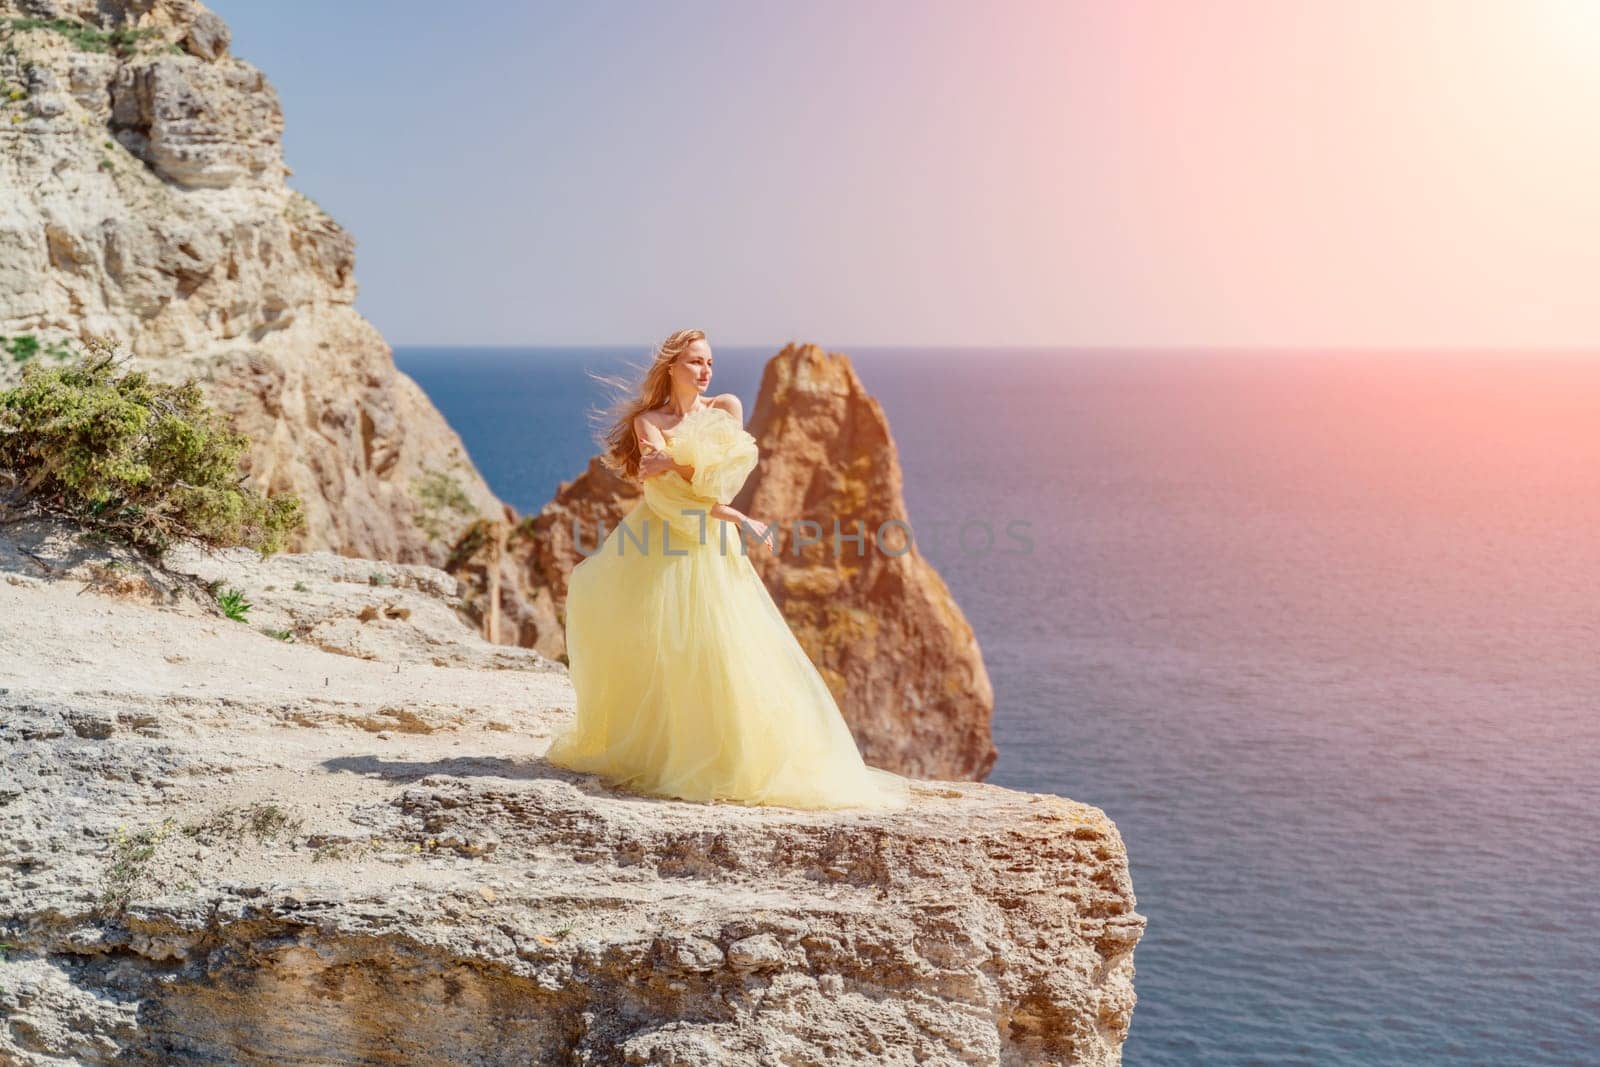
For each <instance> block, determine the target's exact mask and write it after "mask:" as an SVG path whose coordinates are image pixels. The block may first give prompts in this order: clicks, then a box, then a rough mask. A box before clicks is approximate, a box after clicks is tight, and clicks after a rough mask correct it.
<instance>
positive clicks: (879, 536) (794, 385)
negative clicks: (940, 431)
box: [734, 345, 995, 779]
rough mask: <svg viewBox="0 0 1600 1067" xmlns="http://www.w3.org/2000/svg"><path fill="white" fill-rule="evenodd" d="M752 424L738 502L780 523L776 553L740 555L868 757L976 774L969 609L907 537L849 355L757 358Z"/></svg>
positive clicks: (978, 751)
mask: <svg viewBox="0 0 1600 1067" xmlns="http://www.w3.org/2000/svg"><path fill="white" fill-rule="evenodd" d="M749 429H750V432H751V433H752V434H754V435H755V437H756V440H757V441H758V442H759V443H760V445H761V455H762V460H761V463H760V465H759V466H757V468H756V470H755V473H754V474H753V475H751V477H750V480H749V481H748V482H746V483H745V487H744V491H743V492H742V493H741V494H740V495H739V497H738V498H737V499H736V500H735V501H734V506H735V507H737V508H738V509H739V510H740V511H743V512H745V513H746V514H748V515H753V516H755V517H756V518H758V519H760V520H762V521H763V522H770V523H773V524H774V525H776V526H777V528H778V532H779V537H778V539H777V548H778V552H777V554H776V555H774V554H771V553H768V552H766V551H755V552H753V553H752V554H751V557H750V558H751V560H752V562H754V563H755V565H756V569H757V570H758V571H759V572H760V573H761V575H762V578H763V579H764V580H765V581H766V584H767V588H768V589H769V590H770V591H771V592H772V596H773V599H774V600H776V601H777V603H778V606H779V607H780V608H782V609H783V614H784V617H785V618H786V619H788V620H789V625H790V626H792V627H793V628H794V630H795V633H796V636H798V637H799V638H800V643H801V644H802V645H804V646H805V649H806V652H807V653H808V654H810V656H811V658H812V660H813V661H815V663H816V664H817V666H818V667H819V668H820V669H821V670H822V673H823V675H824V677H826V678H827V679H828V683H829V685H830V687H831V688H832V689H833V691H834V695H835V696H836V697H837V698H838V699H839V701H840V704H841V706H842V707H845V708H847V709H849V710H848V712H847V716H848V718H849V719H850V725H851V726H852V727H853V728H854V730H855V734H856V737H857V739H858V740H859V741H860V743H861V747H862V751H863V754H864V755H865V756H866V757H867V761H868V762H869V763H876V764H878V765H879V766H883V767H892V768H894V769H896V770H899V771H901V772H902V773H906V774H916V775H925V776H929V777H934V776H937V777H944V778H978V779H981V778H983V777H984V775H986V774H988V773H989V770H990V768H992V767H993V766H994V761H995V747H994V741H993V739H992V737H991V735H990V730H989V726H990V720H991V718H992V715H993V711H994V689H993V688H992V687H991V685H990V682H989V673H988V671H987V669H986V668H985V667H984V664H983V655H982V652H981V651H980V650H979V648H978V640H977V637H976V636H975V635H974V634H973V632H972V627H971V625H970V624H968V622H967V619H966V616H964V615H963V614H962V613H961V608H960V607H959V606H957V604H956V601H955V598H954V597H953V596H951V595H950V590H949V588H948V587H946V585H945V583H944V579H942V578H940V577H939V572H938V571H936V570H935V569H934V567H933V565H932V564H931V563H929V562H928V561H927V559H925V558H924V557H923V556H922V554H921V552H920V550H919V549H918V548H917V547H916V541H915V538H914V537H908V536H907V534H908V532H909V531H910V519H909V516H908V514H907V512H906V505H905V498H904V493H903V490H902V488H901V476H900V457H899V453H898V452H897V451H896V449H895V445H894V439H893V437H892V436H891V435H890V433H889V420H888V418H887V417H885V415H884V413H883V408H882V406H881V405H879V403H878V401H877V400H875V399H873V398H872V397H871V396H870V395H868V393H867V390H866V389H865V387H863V386H862V384H861V379H860V378H859V377H858V376H857V375H856V372H855V368H854V367H853V366H852V365H851V363H850V359H849V357H848V356H845V355H842V354H840V353H837V352H825V351H823V350H822V349H821V348H819V347H818V346H816V345H789V346H788V347H786V348H784V350H783V351H782V352H779V353H778V354H777V355H776V356H774V357H773V358H772V360H771V361H769V362H768V363H767V366H766V370H765V373H764V374H763V375H762V378H761V392H760V394H759V395H758V396H757V398H756V406H755V410H754V411H753V412H752V413H751V415H750V419H749ZM811 524H814V525H811ZM836 527H837V529H838V531H839V541H838V546H837V547H838V551H837V552H836V551H835V544H834V531H835V528H836ZM797 532H798V533H799V534H800V536H799V537H796V536H795V535H796V533H797ZM852 535H856V536H858V537H860V540H858V541H849V540H845V538H846V537H849V536H852ZM813 540H814V542H815V543H811V544H803V545H801V544H797V541H813Z"/></svg>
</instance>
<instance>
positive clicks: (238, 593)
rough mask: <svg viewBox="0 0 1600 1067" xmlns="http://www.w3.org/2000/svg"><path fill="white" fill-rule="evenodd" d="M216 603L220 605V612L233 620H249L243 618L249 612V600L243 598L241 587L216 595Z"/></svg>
mask: <svg viewBox="0 0 1600 1067" xmlns="http://www.w3.org/2000/svg"><path fill="white" fill-rule="evenodd" d="M217 603H218V604H220V605H222V613H223V614H224V615H226V616H227V617H228V618H230V619H232V620H233V621H234V622H249V621H250V620H249V619H247V618H245V616H246V615H248V614H249V613H250V601H248V600H246V599H245V598H244V590H243V589H230V590H228V591H227V592H226V593H223V594H222V595H221V596H219V597H217Z"/></svg>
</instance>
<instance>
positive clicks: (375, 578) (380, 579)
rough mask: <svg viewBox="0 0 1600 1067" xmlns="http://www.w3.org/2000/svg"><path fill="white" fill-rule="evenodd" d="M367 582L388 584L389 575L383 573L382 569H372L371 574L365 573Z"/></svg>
mask: <svg viewBox="0 0 1600 1067" xmlns="http://www.w3.org/2000/svg"><path fill="white" fill-rule="evenodd" d="M367 584H368V585H388V584H389V576H388V575H387V574H384V573H383V572H382V571H373V572H372V573H371V574H369V575H367Z"/></svg>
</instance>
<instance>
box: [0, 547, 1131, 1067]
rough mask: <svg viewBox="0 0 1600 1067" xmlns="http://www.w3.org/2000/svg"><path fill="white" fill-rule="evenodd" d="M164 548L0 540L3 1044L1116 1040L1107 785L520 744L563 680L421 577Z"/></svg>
mask: <svg viewBox="0 0 1600 1067" xmlns="http://www.w3.org/2000/svg"><path fill="white" fill-rule="evenodd" d="M173 564H174V569H175V573H161V572H153V571H150V570H148V569H146V568H144V567H143V566H142V565H141V564H140V563H139V562H138V561H137V560H135V559H132V558H131V557H127V556H120V557H119V556H117V555H115V554H107V553H106V551H105V550H102V549H96V548H92V547H85V546H84V545H83V544H82V542H80V541H77V540H75V539H74V538H73V537H72V536H71V534H70V532H69V531H66V530H64V529H62V528H61V527H58V526H55V525H52V524H49V523H40V522H27V523H18V524H15V525H13V526H11V527H0V647H3V648H4V649H5V650H6V654H5V655H4V656H3V657H0V941H3V942H5V943H6V944H7V946H8V947H7V949H6V951H5V953H4V955H3V958H0V1019H3V1022H0V1063H3V1064H7V1065H23V1067H44V1065H51V1067H55V1065H59V1064H62V1063H78V1064H111V1063H152V1064H153V1063H161V1064H208V1065H209V1064H313V1063H316V1064H335V1063H352V1064H353V1063H388V1064H438V1063H452V1064H519V1065H520V1064H527V1063H552V1064H553V1063H585V1064H592V1065H611V1064H619V1065H620V1064H659V1065H667V1064H675V1065H706V1067H711V1065H717V1067H725V1065H743V1064H751V1065H754V1064H763V1065H765V1064H772V1065H776V1064H795V1063H806V1064H860V1063H867V1062H871V1063H886V1064H906V1065H911V1064H944V1065H950V1064H1114V1063H1118V1062H1120V1056H1121V1053H1120V1050H1121V1046H1122V1043H1123V1041H1124V1039H1125V1038H1126V1036H1127V1034H1128V1029H1129V1024H1130V1018H1131V1012H1132V1009H1133V1006H1134V991H1133V975H1134V967H1133V949H1134V946H1135V944H1136V942H1137V941H1138V939H1139V937H1140V934H1141V932H1142V930H1143V928H1144V922H1145V920H1144V918H1143V916H1141V915H1140V914H1139V913H1138V912H1137V911H1136V910H1135V906H1136V901H1135V897H1134V893H1133V890H1132V886H1131V884H1130V882H1129V877H1128V861H1127V855H1126V853H1125V851H1124V847H1123V843H1122V841H1121V839H1120V837H1119V835H1118V833H1117V829H1116V827H1115V825H1114V824H1113V823H1112V822H1111V821H1110V820H1108V819H1107V818H1106V817H1105V815H1104V813H1103V812H1101V811H1100V810H1098V809H1096V808H1094V807H1091V806H1088V805H1085V804H1081V803H1078V802H1075V801H1071V800H1067V799H1065V798H1062V797H1056V796H1048V795H1030V794H1024V793H1017V792H1012V791H1009V790H1005V789H1001V788H998V787H994V786H987V785H982V784H978V783H971V782H965V783H957V782H937V781H928V782H923V783H919V784H918V786H917V787H916V792H917V796H916V800H915V803H914V805H913V806H912V807H911V808H910V809H908V810H904V811H897V812H893V813H871V812H832V813H815V812H802V811H792V810H785V809H763V808H746V807H742V806H739V805H732V804H713V805H697V804H688V803H681V802H675V801H666V800H657V799H653V798H647V797H641V796H637V795H631V794H627V793H622V792H616V791H613V790H611V789H608V788H606V787H605V786H604V785H603V784H602V783H600V782H599V781H597V780H595V779H592V778H590V777H587V776H582V775H573V774H570V773H567V772H564V771H561V770H559V769H556V768H552V767H550V766H549V765H548V764H546V763H544V762H543V760H542V759H541V753H542V752H543V750H544V748H545V746H546V744H547V740H548V736H549V734H550V732H551V729H552V727H554V726H555V725H556V724H557V723H558V722H559V721H560V719H561V718H562V716H564V715H567V714H569V713H570V708H571V704H572V693H571V689H570V686H569V685H568V683H567V680H566V677H565V675H564V673H563V672H562V671H561V670H560V669H559V668H557V667H553V665H552V664H550V662H549V661H548V660H546V659H545V658H544V657H541V656H539V655H538V654H537V653H535V652H532V651H529V650H521V649H507V648H502V647H498V646H492V645H489V644H487V643H485V642H483V641H482V640H480V639H478V638H477V637H476V635H475V634H473V633H472V632H471V631H469V630H467V629H466V628H464V627H463V626H461V625H460V623H459V622H458V621H457V619H456V617H455V614H454V612H453V611H452V610H451V606H450V604H449V600H450V596H451V586H452V585H453V582H452V580H451V579H449V578H448V577H447V576H446V575H444V574H442V573H440V572H437V571H433V570H431V569H429V568H427V567H421V566H398V565H395V564H391V563H376V562H371V561H359V560H349V559H341V558H340V557H337V556H333V555H330V554H327V553H311V554H306V555H299V556H279V557H273V558H271V559H269V560H268V561H266V562H265V563H263V562H260V561H258V560H256V559H255V557H254V556H253V554H250V553H248V552H243V553H241V552H224V553H218V554H215V555H210V556H208V555H204V554H201V553H195V552H190V551H187V550H184V551H180V552H179V553H177V554H176V555H175V556H174V557H173ZM226 587H237V588H241V589H243V590H245V592H246V594H247V595H248V599H249V600H250V601H251V602H252V603H253V605H254V606H253V607H252V608H251V610H250V614H249V621H248V622H236V621H233V620H230V619H227V618H224V617H222V616H221V615H220V614H218V613H217V611H216V608H215V604H214V601H212V600H211V599H210V595H209V593H208V592H207V591H206V590H207V589H208V588H226ZM263 628H264V629H267V630H273V631H277V632H278V636H272V635H270V634H268V633H266V632H263ZM284 631H288V632H287V633H285V632H284ZM283 637H292V638H293V640H282V639H280V638H283ZM419 649H421V650H426V654H425V655H419V653H418V650H419Z"/></svg>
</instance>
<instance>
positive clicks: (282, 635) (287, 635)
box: [261, 626, 294, 643]
mask: <svg viewBox="0 0 1600 1067" xmlns="http://www.w3.org/2000/svg"><path fill="white" fill-rule="evenodd" d="M261 632H262V633H264V634H266V635H267V636H268V637H276V638H277V639H278V640H279V641H287V642H290V643H293V641H294V634H293V633H292V632H290V631H288V630H271V629H268V628H267V627H265V626H263V627H262V628H261Z"/></svg>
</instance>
